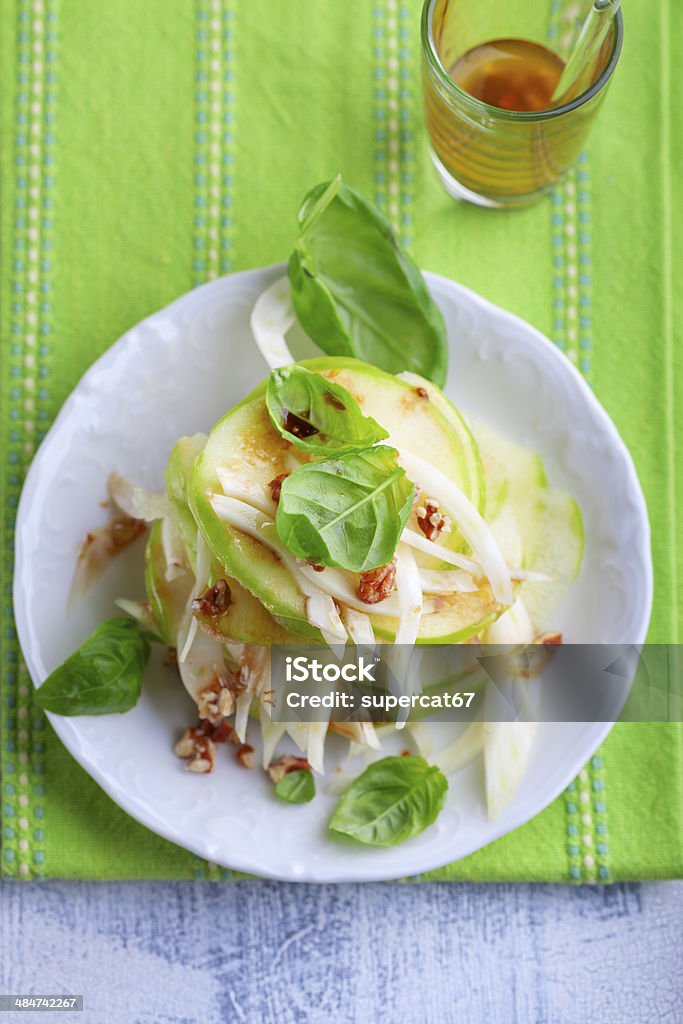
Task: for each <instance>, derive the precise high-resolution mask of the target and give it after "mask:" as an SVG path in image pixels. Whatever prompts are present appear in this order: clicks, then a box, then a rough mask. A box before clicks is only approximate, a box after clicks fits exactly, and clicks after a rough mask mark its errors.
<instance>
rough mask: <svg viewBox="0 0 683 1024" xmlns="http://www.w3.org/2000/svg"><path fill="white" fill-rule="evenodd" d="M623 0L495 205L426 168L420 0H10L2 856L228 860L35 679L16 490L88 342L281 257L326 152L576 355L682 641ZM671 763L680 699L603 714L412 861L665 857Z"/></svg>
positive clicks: (672, 497)
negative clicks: (613, 438) (626, 467)
mask: <svg viewBox="0 0 683 1024" xmlns="http://www.w3.org/2000/svg"><path fill="white" fill-rule="evenodd" d="M625 6H626V7H627V8H628V9H627V10H626V12H625V20H626V43H625V46H624V52H623V56H622V60H621V63H620V66H619V68H618V70H617V72H616V75H615V79H614V82H613V85H612V88H611V94H610V95H609V97H608V100H607V103H606V105H605V108H604V110H603V112H602V115H601V119H600V122H599V126H598V127H597V130H596V131H595V133H594V136H593V138H592V140H591V142H590V146H589V149H588V152H587V154H585V155H584V157H583V158H582V160H581V162H580V163H579V164H578V166H577V168H576V169H575V170H574V171H573V172H572V173H571V175H570V176H569V178H568V179H567V181H566V183H565V184H564V185H562V186H561V187H560V188H558V190H557V191H556V193H555V194H554V195H553V196H552V198H551V199H549V200H548V201H546V202H544V203H543V204H541V205H540V206H537V207H534V208H532V209H529V210H527V211H524V212H519V213H515V214H509V213H490V212H484V211H482V210H478V209H474V208H470V207H467V206H463V205H457V204H454V203H453V202H452V201H450V200H449V199H448V198H447V197H446V195H445V194H444V193H443V192H442V191H441V189H440V187H439V186H438V184H437V182H436V179H435V177H434V174H433V172H432V170H431V167H430V164H429V159H428V156H427V151H426V144H425V139H424V130H423V124H422V117H421V102H420V94H419V37H418V22H419V17H418V15H419V4H418V3H417V2H413V0H345V2H344V3H332V2H327V3H322V2H321V0H297V2H296V3H288V2H286V0H250V2H249V3H248V4H247V3H239V2H238V0H195V2H192V0H144V2H137V0H109V2H108V3H100V2H98V0H70V2H66V0H4V3H3V5H2V8H1V12H0V16H1V19H2V20H1V24H0V29H1V32H0V39H1V43H0V46H1V48H2V49H1V57H2V63H1V65H0V85H1V93H0V111H1V119H2V121H1V128H2V131H1V133H0V140H1V159H2V179H1V184H2V196H1V199H2V208H1V216H2V230H1V254H0V258H1V267H0V279H1V285H0V287H1V306H0V317H1V327H2V350H1V357H2V394H1V401H2V406H1V415H2V435H1V436H2V454H3V469H2V543H3V553H2V630H1V633H2V635H1V637H0V640H1V644H2V647H1V655H2V680H1V682H2V718H3V724H2V774H3V781H2V784H3V790H2V817H3V828H4V832H3V840H2V842H3V848H2V869H3V872H4V874H5V875H7V876H11V877H17V878H34V877H43V876H45V877H55V876H57V877H69V878H76V877H78V878H152V877H155V878H185V877H193V876H195V875H198V876H200V877H225V876H229V874H230V873H229V872H222V871H218V870H217V869H215V868H212V867H211V866H210V865H209V866H207V865H205V864H203V863H202V862H200V861H199V860H198V859H197V858H195V857H193V856H192V855H190V854H188V853H186V852H184V851H182V850H180V849H178V848H176V847H174V846H172V845H171V844H169V843H166V842H165V841H163V840H161V839H158V838H157V837H156V836H153V835H152V834H150V833H149V832H147V831H146V830H145V829H144V828H142V827H141V826H139V825H137V824H136V823H135V822H133V821H132V820H131V819H130V818H128V817H127V816H126V815H125V814H124V813H123V812H122V811H120V810H119V809H118V808H117V807H116V806H114V804H112V803H111V802H110V801H109V799H108V798H107V797H106V796H104V794H103V793H102V792H101V791H100V790H99V789H98V787H97V786H96V785H95V783H94V782H92V781H91V780H90V779H89V778H88V777H87V776H86V775H85V773H84V772H82V771H81V769H80V768H79V767H78V766H77V765H76V764H75V762H73V761H72V759H71V758H70V756H69V755H68V754H67V753H66V751H65V750H64V749H63V748H62V747H61V745H60V744H59V742H58V740H57V739H56V737H55V736H54V735H53V733H52V731H51V730H50V728H49V726H47V724H46V722H45V720H44V718H43V717H42V715H41V714H40V712H39V711H38V710H37V709H36V708H35V707H34V706H33V705H32V700H31V686H30V683H29V680H28V678H27V675H26V671H25V669H24V668H23V667H22V662H21V656H20V652H19V650H18V647H17V643H16V639H15V635H14V632H13V627H12V611H11V575H12V543H13V515H14V510H15V508H16V503H17V499H18V495H19V491H20V488H21V482H22V477H23V474H24V471H25V469H26V467H27V465H28V463H29V461H30V459H31V456H32V454H33V452H34V451H35V448H36V446H37V445H38V444H39V442H40V439H41V437H42V436H43V434H44V433H45V431H46V430H47V428H48V427H49V424H50V421H51V420H52V418H53V417H54V415H55V413H56V412H57V410H58V409H59V407H60V405H61V403H62V402H63V400H64V399H65V398H66V396H67V395H68V393H69V391H70V390H71V388H72V387H73V386H74V384H75V383H76V381H77V380H78V378H79V376H80V374H81V373H82V372H83V370H84V369H85V367H86V366H87V365H88V364H89V363H90V362H92V360H93V359H95V357H96V356H97V355H99V353H101V352H102V351H103V350H104V349H105V348H106V347H107V346H108V345H110V344H111V343H112V342H113V341H114V340H115V339H116V338H117V337H118V336H119V335H120V334H121V333H122V332H123V331H125V330H126V328H128V327H130V326H131V325H133V324H135V323H136V322H137V321H138V320H140V319H141V318H142V317H144V316H146V315H147V314H148V313H151V312H152V311H153V310H156V309H158V308H159V307H160V306H163V305H164V304H165V303H167V302H168V301H170V300H171V299H173V298H175V297H176V296H178V295H180V294H182V293H183V292H185V291H186V290H187V289H188V288H190V287H192V286H193V285H195V284H197V283H200V282H202V281H205V280H207V279H208V278H212V277H216V276H218V275H220V274H224V273H228V272H230V271H232V270H238V269H242V268H246V267H255V266H259V265H261V264H264V263H270V262H272V261H275V260H280V259H282V258H284V257H285V256H286V255H287V254H288V252H289V249H290V246H291V243H292V239H293V233H294V216H295V211H296V210H297V208H298V204H299V201H300V199H301V198H302V196H303V194H304V193H305V192H306V191H307V189H308V188H309V187H310V185H312V184H313V183H314V182H317V181H320V180H322V179H324V178H326V177H330V176H332V175H333V174H335V173H336V172H337V171H341V172H342V174H343V175H344V177H345V178H346V179H347V180H348V181H349V183H350V184H352V185H354V186H355V187H357V188H359V189H361V190H363V191H364V192H365V193H366V194H367V195H369V196H371V197H374V199H375V201H376V202H378V203H379V204H380V205H382V206H383V207H384V209H385V210H387V211H388V212H389V214H390V216H391V217H392V218H393V219H394V221H395V222H396V223H397V224H398V226H399V227H400V231H401V233H402V234H403V236H404V238H405V241H406V243H407V244H408V245H409V246H410V247H411V249H412V251H413V253H414V255H415V257H416V259H417V261H418V262H419V263H420V264H421V265H422V266H423V267H425V268H428V269H430V270H434V271H437V272H440V273H442V274H446V275H448V276H451V277H453V278H455V279H457V280H459V281H462V282H464V283H465V284H467V285H469V286H470V287H471V288H474V289H476V290H477V291H479V292H481V293H482V294H483V295H485V296H487V297H488V298H490V299H492V300H493V301H494V302H497V303H499V304H500V305H502V306H504V307H506V308H508V309H511V310H513V311H514V312H515V313H518V314H520V315H521V316H523V317H525V318H526V319H528V320H529V321H531V323H533V324H535V325H536V326H537V327H539V328H540V329H541V330H543V331H545V332H546V333H547V334H549V335H550V336H551V337H552V338H554V339H555V340H556V341H557V343H558V345H560V346H561V347H562V348H563V349H565V351H566V352H567V354H568V355H569V357H570V358H571V359H572V360H573V361H574V362H576V363H577V365H578V366H579V368H580V369H581V370H582V371H583V372H584V373H585V374H586V376H587V377H588V379H589V380H590V382H591V383H592V385H593V386H594V388H595V390H596V392H597V394H598V396H599V397H600V399H601V400H602V402H603V403H604V404H605V406H606V408H607V409H608V411H609V412H610V413H611V415H612V416H613V417H614V420H615V422H616V423H617V426H618V427H619V429H620V431H621V433H622V435H623V437H624V438H625V440H626V442H627V444H628V445H629V447H630V449H631V451H632V452H633V455H634V458H635V460H636V463H637V467H638V471H639V473H640V478H641V480H642V483H643V487H644V489H645V493H646V496H647V499H648V503H649V508H650V514H651V518H652V525H653V548H654V558H655V573H656V590H655V605H654V614H653V619H652V627H651V633H650V639H651V640H652V641H658V642H675V641H677V640H678V638H679V627H680V622H681V614H680V613H681V602H680V583H679V580H680V579H681V551H680V547H681V546H680V543H679V542H680V536H681V530H680V509H681V481H682V479H683V477H682V474H681V471H680V467H681V454H682V453H681V437H682V436H683V435H682V429H681V428H682V424H681V411H682V408H683V405H682V403H681V387H682V382H683V374H682V373H681V370H682V368H683V367H682V365H681V363H682V360H681V350H680V348H679V347H678V346H679V345H680V340H681V329H680V328H681V309H682V308H683V307H682V306H681V304H680V302H677V301H676V300H677V298H678V295H679V293H680V271H681V266H680V252H681V242H682V240H683V239H682V237H681V194H682V190H681V177H680V168H681V163H682V159H683V153H682V152H681V149H682V144H681V140H683V123H682V120H683V115H682V107H681V104H680V102H679V95H678V91H677V90H676V85H677V80H676V78H675V77H674V69H675V68H676V67H677V59H678V57H679V56H680V53H681V48H682V46H683V36H682V35H681V25H682V21H683V10H682V9H681V7H680V4H678V3H677V2H676V0H662V2H661V3H658V4H656V5H654V6H653V5H651V4H644V3H638V2H637V0H633V2H631V3H629V4H627V5H625ZM674 90H676V91H674ZM677 284H678V288H677ZM618 514H619V510H618V509H615V515H618ZM682 765H683V760H682V758H681V730H680V726H676V725H619V726H617V727H616V728H615V729H614V730H613V732H612V734H611V735H610V737H609V739H608V740H607V742H606V743H605V745H604V747H603V749H602V750H600V751H599V753H598V754H597V755H596V756H595V757H594V758H593V759H592V760H591V762H590V763H589V764H588V765H587V766H586V768H585V770H584V771H583V772H581V774H580V776H579V778H578V779H577V780H576V781H575V782H574V783H573V785H572V786H571V787H570V789H569V790H568V791H567V792H566V793H565V794H564V795H563V796H562V797H560V798H559V799H558V800H557V801H556V802H555V803H554V804H553V805H552V806H550V807H549V808H547V809H546V810H545V811H544V812H543V813H542V814H540V815H539V816H538V817H537V818H535V819H534V820H533V821H532V822H530V823H529V824H527V825H526V826H524V827H523V828H521V829H519V830H518V831H516V832H515V833H513V834H511V835H509V836H507V837H505V838H504V839H502V840H500V841H498V842H496V843H494V844H492V845H491V846H490V847H488V848H487V849H485V850H482V851H481V852H479V853H477V854H475V855H473V856H471V857H468V858H466V859H465V860H462V861H460V862H459V863H457V864H454V865H452V866H450V867H448V868H444V869H442V870H441V871H437V872H434V873H433V874H432V875H430V876H427V877H430V878H438V879H463V878H466V879H534V880H552V881H566V880H576V881H595V880H597V881H611V880H615V879H623V878H648V877H649V878H655V877H658V878H661V877H672V876H676V875H680V874H681V868H682V866H683V848H682V847H683V844H682V839H681V820H682V819H681V769H682Z"/></svg>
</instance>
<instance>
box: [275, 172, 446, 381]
mask: <svg viewBox="0 0 683 1024" xmlns="http://www.w3.org/2000/svg"><path fill="white" fill-rule="evenodd" d="M299 223H300V226H301V231H300V234H299V238H298V240H297V243H296V247H295V249H294V252H293V253H292V255H291V257H290V260H289V268H288V270H289V280H290V285H291V294H292V303H293V306H294V310H295V312H296V315H297V317H298V319H299V321H300V323H301V324H302V326H303V328H304V330H305V331H306V332H307V333H308V335H309V336H310V337H311V338H312V339H313V341H315V342H316V344H318V345H319V346H320V348H322V349H323V351H324V352H328V353H329V354H330V355H351V356H356V357H357V358H358V359H364V360H365V361H366V362H368V363H372V364H373V365H375V366H379V367H380V368H381V369H383V370H387V371H389V372H390V373H399V372H400V371H401V370H412V371H413V372H415V373H420V374H422V376H423V377H428V378H429V379H430V380H433V381H434V382H435V383H436V384H439V385H443V383H444V381H445V379H446V369H447V364H448V347H447V342H446V328H445V325H444V322H443V317H442V316H441V313H440V311H439V309H438V307H437V305H436V303H435V302H434V301H433V299H432V298H431V296H430V294H429V291H428V289H427V286H426V284H425V282H424V279H423V277H422V274H421V273H420V271H419V269H418V267H417V266H416V265H415V263H414V262H413V260H412V259H411V258H410V256H409V255H408V254H407V252H405V250H404V249H403V248H402V246H401V244H400V243H399V241H398V239H397V237H396V235H395V233H394V230H393V228H392V226H391V224H390V223H389V221H388V220H387V219H386V218H385V217H384V216H383V215H382V214H381V213H380V212H379V210H377V208H376V207H374V206H373V205H372V204H371V203H368V202H367V200H365V199H363V197H362V196H361V195H359V194H358V193H357V192H355V191H354V190H353V189H351V188H349V187H348V185H344V184H342V182H341V179H340V178H336V179H335V180H334V181H332V182H327V183H324V184H322V185H317V186H316V187H315V188H314V189H312V190H311V192H309V193H308V195H307V196H306V198H305V200H304V203H303V206H302V207H301V210H300V211H299Z"/></svg>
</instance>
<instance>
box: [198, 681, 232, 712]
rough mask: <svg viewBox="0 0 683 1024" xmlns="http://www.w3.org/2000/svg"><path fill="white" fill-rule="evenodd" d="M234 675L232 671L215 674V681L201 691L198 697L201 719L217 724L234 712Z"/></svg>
mask: <svg viewBox="0 0 683 1024" xmlns="http://www.w3.org/2000/svg"><path fill="white" fill-rule="evenodd" d="M232 677H233V673H232V672H231V673H229V674H228V675H227V676H218V675H217V676H214V679H213V682H211V683H209V685H208V686H206V687H205V688H204V689H203V690H202V691H201V693H200V694H199V697H198V698H197V708H198V710H199V717H200V719H207V720H208V721H209V722H211V724H212V725H216V724H217V723H218V722H220V720H221V718H227V716H228V715H231V714H232V713H233V711H234V710H235V697H234V694H233V692H232V689H231V687H232V685H233V679H232Z"/></svg>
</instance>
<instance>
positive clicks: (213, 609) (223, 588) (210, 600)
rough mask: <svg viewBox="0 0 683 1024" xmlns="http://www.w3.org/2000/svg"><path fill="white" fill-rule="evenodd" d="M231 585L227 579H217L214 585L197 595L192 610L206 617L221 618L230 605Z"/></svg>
mask: <svg viewBox="0 0 683 1024" xmlns="http://www.w3.org/2000/svg"><path fill="white" fill-rule="evenodd" d="M231 599H232V598H231V594H230V587H229V586H228V583H227V580H216V582H215V583H214V585H213V586H212V587H209V589H208V590H206V591H204V593H203V594H200V596H199V597H195V599H194V601H193V602H192V611H193V613H194V614H195V615H199V616H201V617H202V618H206V619H219V618H220V617H221V616H222V615H225V613H226V612H227V610H228V608H229V607H230V601H231Z"/></svg>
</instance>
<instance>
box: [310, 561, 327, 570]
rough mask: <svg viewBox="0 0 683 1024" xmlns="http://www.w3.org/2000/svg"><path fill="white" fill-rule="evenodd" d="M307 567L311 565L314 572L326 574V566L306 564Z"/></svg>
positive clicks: (313, 563) (312, 563)
mask: <svg viewBox="0 0 683 1024" xmlns="http://www.w3.org/2000/svg"><path fill="white" fill-rule="evenodd" d="M306 565H310V567H311V569H313V570H314V572H325V566H324V565H316V563H315V562H306Z"/></svg>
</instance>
